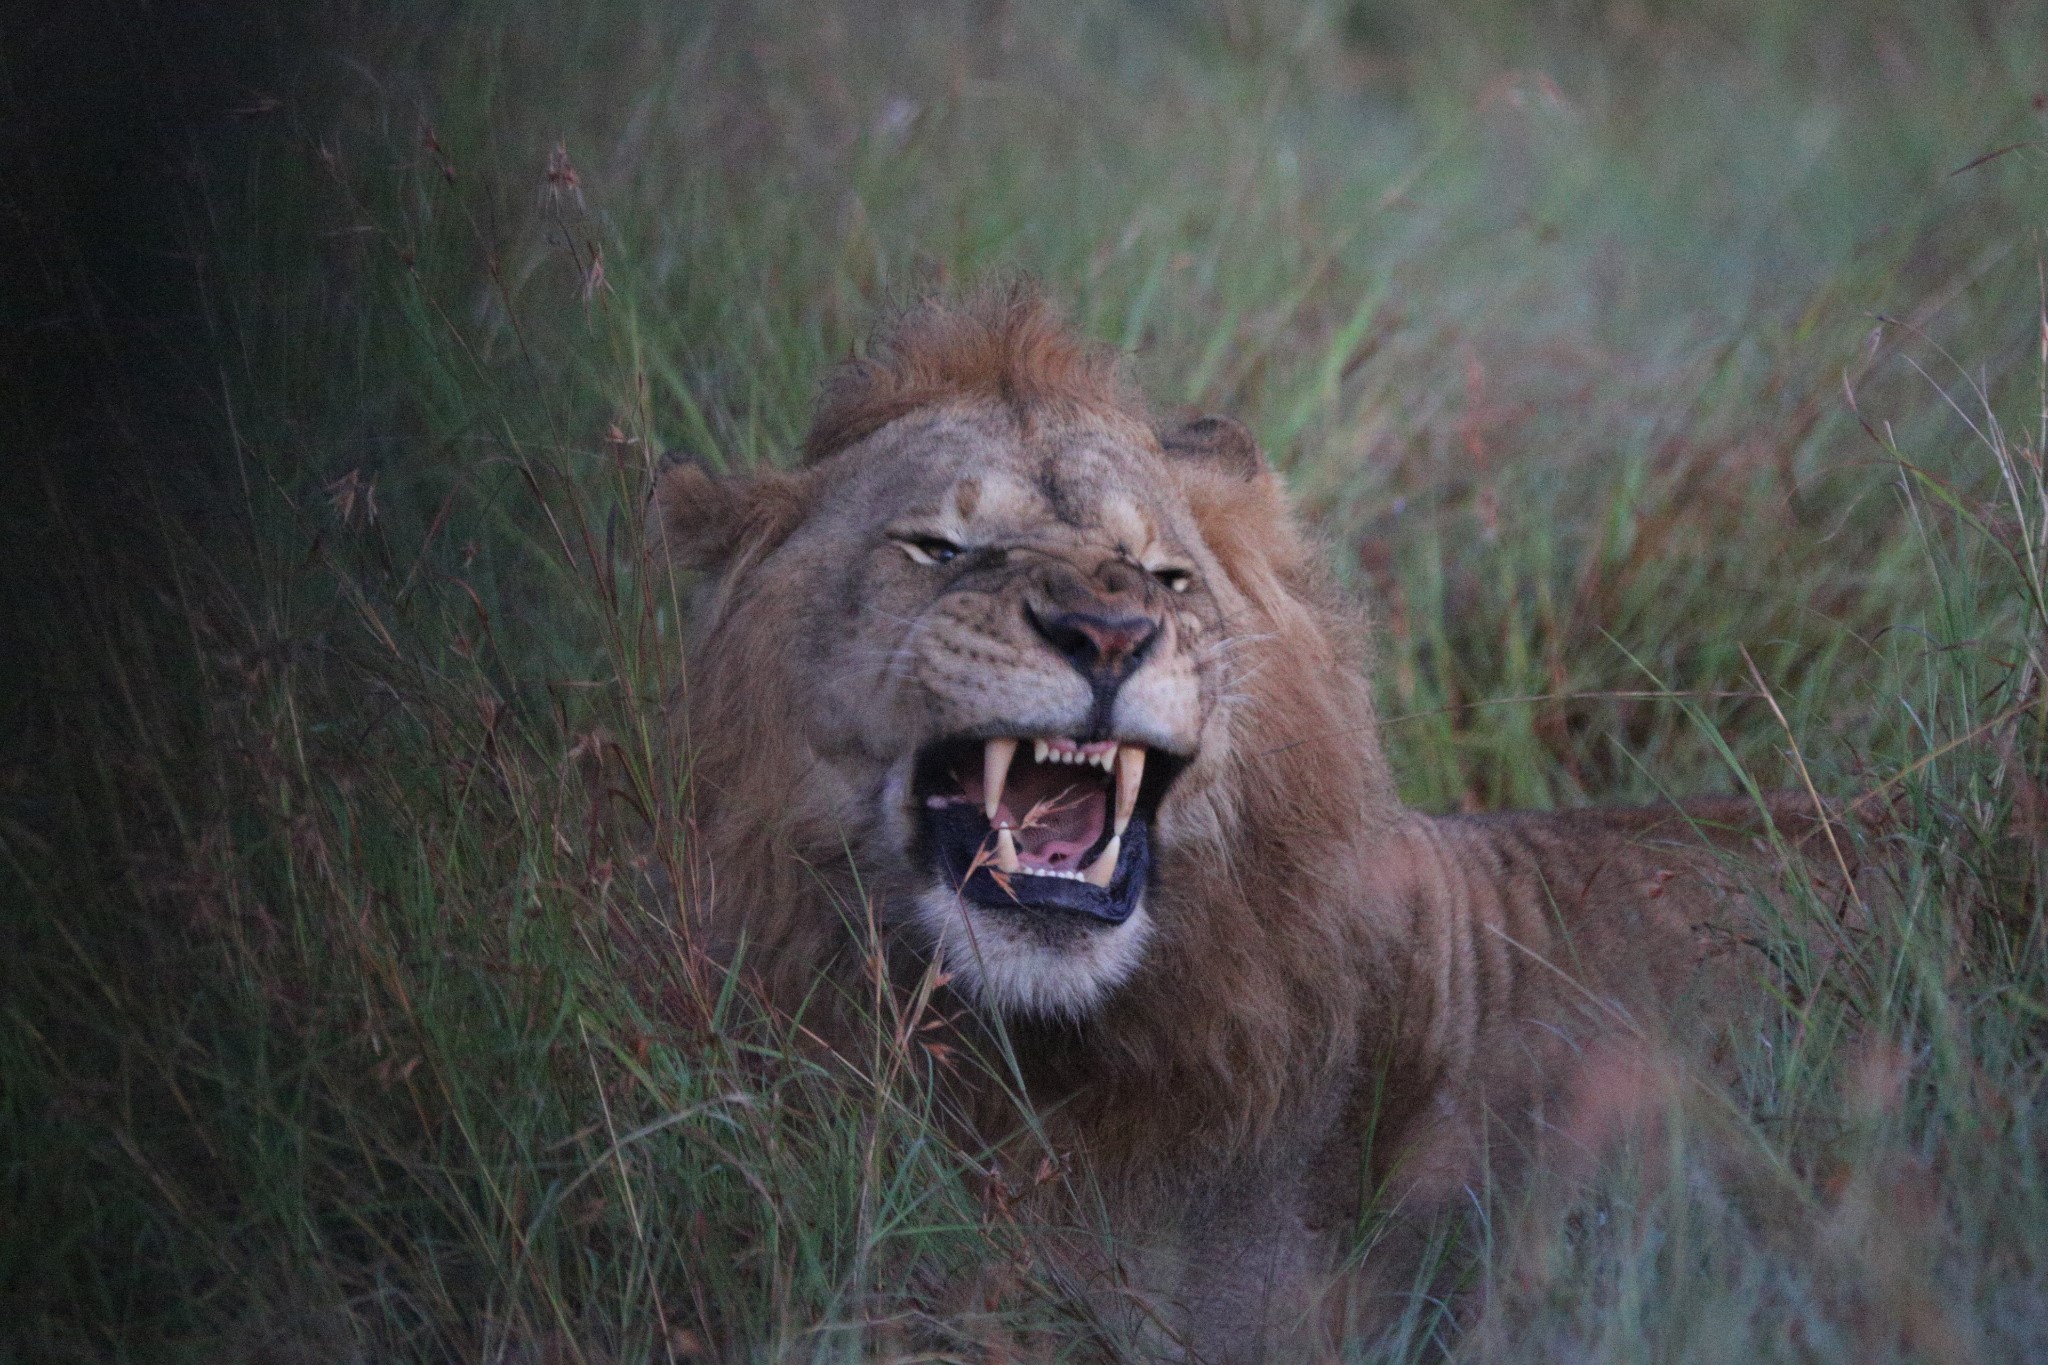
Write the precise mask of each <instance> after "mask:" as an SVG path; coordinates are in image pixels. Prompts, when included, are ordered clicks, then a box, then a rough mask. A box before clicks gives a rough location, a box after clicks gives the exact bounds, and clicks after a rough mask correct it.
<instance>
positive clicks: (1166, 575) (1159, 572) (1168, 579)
mask: <svg viewBox="0 0 2048 1365" xmlns="http://www.w3.org/2000/svg"><path fill="white" fill-rule="evenodd" d="M1152 576H1153V577H1154V578H1156V579H1158V580H1159V581H1160V582H1161V583H1163V584H1165V585H1166V587H1167V588H1168V589H1169V590H1170V591H1173V592H1186V591H1187V590H1188V584H1190V583H1192V582H1194V581H1195V576H1194V574H1192V573H1190V572H1188V570H1186V569H1154V570H1153V571H1152Z"/></svg>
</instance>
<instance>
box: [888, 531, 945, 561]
mask: <svg viewBox="0 0 2048 1365" xmlns="http://www.w3.org/2000/svg"><path fill="white" fill-rule="evenodd" d="M896 543H897V544H898V545H901V546H902V547H903V553H905V554H907V555H909V556H910V557H911V558H912V559H914V560H916V561H917V562H918V563H920V564H944V563H946V562H947V561H948V560H951V559H953V558H955V557H957V556H958V555H959V553H960V547H959V546H958V545H955V544H954V543H953V542H952V541H950V540H947V539H946V538H945V537H944V536H898V537H896Z"/></svg>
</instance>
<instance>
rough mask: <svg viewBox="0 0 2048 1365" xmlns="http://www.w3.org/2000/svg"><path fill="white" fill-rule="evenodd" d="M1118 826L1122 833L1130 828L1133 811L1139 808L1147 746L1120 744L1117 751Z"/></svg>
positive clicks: (1118, 832) (1118, 831)
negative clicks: (1139, 790)
mask: <svg viewBox="0 0 2048 1365" xmlns="http://www.w3.org/2000/svg"><path fill="white" fill-rule="evenodd" d="M1116 758H1117V764H1116V828H1115V832H1116V833H1117V834H1119V835H1121V834H1122V833H1123V832H1124V831H1125V830H1126V829H1129V828H1130V824H1131V812H1132V811H1134V810H1136V809H1137V808H1138V788H1139V787H1141V786H1143V785H1144V782H1145V746H1144V745H1142V744H1124V745H1120V746H1118V748H1117V751H1116Z"/></svg>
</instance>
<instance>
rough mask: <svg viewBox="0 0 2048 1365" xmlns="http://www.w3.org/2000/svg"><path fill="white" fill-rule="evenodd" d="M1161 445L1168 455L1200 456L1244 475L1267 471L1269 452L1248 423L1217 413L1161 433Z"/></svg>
mask: <svg viewBox="0 0 2048 1365" xmlns="http://www.w3.org/2000/svg"><path fill="white" fill-rule="evenodd" d="M1159 447H1160V449H1162V450H1164V451H1165V452H1166V453H1167V454H1168V455H1176V456H1179V457H1180V458H1182V459H1187V460H1199V461H1201V462H1202V463H1203V464H1205V465H1208V466H1209V467H1210V468H1213V469H1217V470H1220V471H1222V472H1224V473H1226V474H1235V475H1236V476H1237V477H1238V478H1240V479H1256V478H1257V477H1259V475H1261V474H1263V473H1265V472H1266V456H1265V454H1264V452H1262V451H1261V450H1260V449H1259V442H1258V440H1257V438H1256V437H1254V436H1253V435H1252V434H1251V431H1250V430H1249V429H1248V428H1247V427H1246V426H1245V424H1244V423H1242V422H1240V421H1238V420H1237V419H1236V418H1233V417H1222V416H1218V415H1216V414H1214V413H1211V414H1208V415H1206V416H1202V417H1196V418H1192V419H1190V420H1188V421H1186V422H1183V423H1181V424H1180V425H1179V426H1177V427H1170V428H1167V429H1165V430H1163V431H1161V432H1160V433H1159Z"/></svg>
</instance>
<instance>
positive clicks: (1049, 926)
mask: <svg viewBox="0 0 2048 1365" xmlns="http://www.w3.org/2000/svg"><path fill="white" fill-rule="evenodd" d="M917 917H918V920H919V921H920V923H921V924H922V925H923V927H924V929H925V931H926V933H928V934H929V935H930V936H931V941H932V944H933V951H934V955H935V956H936V957H937V958H938V961H939V964H940V966H941V967H942V968H943V969H944V970H945V972H946V973H947V974H948V975H949V976H951V977H952V979H953V987H954V989H955V990H957V991H959V992H960V993H961V994H962V995H964V996H966V997H967V998H968V999H970V1000H973V1001H974V1002H976V1003H977V1004H978V1005H980V1006H981V1007H983V1008H985V1009H988V1010H992V1011H994V1012H995V1013H997V1014H1001V1015H1004V1016H1006V1017H1010V1018H1018V1019H1025V1018H1029V1019H1078V1018H1083V1017H1085V1016H1087V1015H1089V1014H1092V1013H1094V1012H1095V1011H1096V1010H1097V1009H1099V1008H1100V1007H1101V1005H1102V1004H1103V1002H1104V1001H1106V1000H1107V999H1108V998H1109V997H1110V996H1111V995H1112V994H1113V993H1114V992H1115V991H1116V989H1117V988H1118V987H1119V986H1121V985H1123V983H1124V982H1125V981H1127V980H1129V979H1130V976H1131V974H1132V973H1133V972H1134V971H1136V970H1137V968H1138V963H1139V962H1140V961H1141V960H1142V959H1143V957H1144V952H1145V942H1146V940H1147V939H1149V938H1150V937H1151V935H1152V919H1151V916H1149V915H1148V914H1146V913H1145V906H1144V902H1143V900H1142V898H1139V899H1138V900H1137V902H1136V903H1135V904H1134V905H1133V907H1132V909H1131V912H1130V913H1129V914H1128V915H1126V916H1125V917H1124V918H1123V919H1122V920H1120V921H1118V922H1115V923H1109V922H1106V921H1102V920H1094V919H1088V918H1085V917H1080V916H1066V915H1062V916H1054V917H1047V916H1043V915H1032V914H1028V913H1019V912H1018V911H1017V910H1016V909H1015V908H993V907H987V906H981V905H976V904H974V903H972V902H970V901H968V900H966V899H965V898H963V897H962V896H961V895H960V894H959V892H957V891H955V890H953V889H952V888H950V887H948V886H946V885H944V884H943V883H941V884H939V885H936V886H933V887H932V888H931V889H929V890H927V891H926V892H925V893H924V894H923V895H921V896H920V897H918V900H917Z"/></svg>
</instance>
